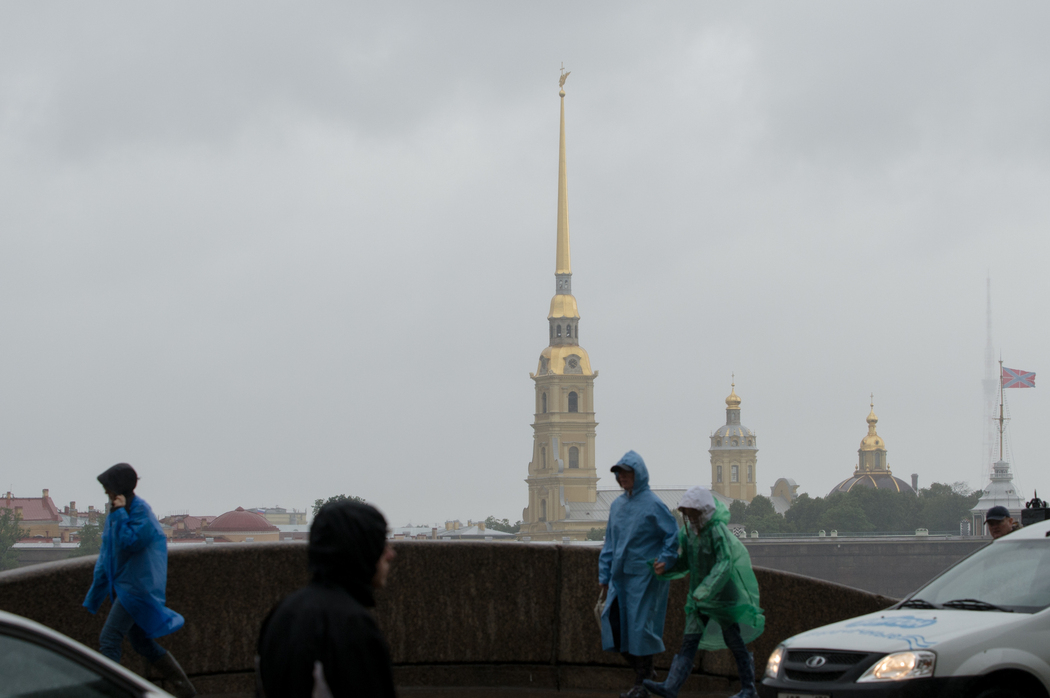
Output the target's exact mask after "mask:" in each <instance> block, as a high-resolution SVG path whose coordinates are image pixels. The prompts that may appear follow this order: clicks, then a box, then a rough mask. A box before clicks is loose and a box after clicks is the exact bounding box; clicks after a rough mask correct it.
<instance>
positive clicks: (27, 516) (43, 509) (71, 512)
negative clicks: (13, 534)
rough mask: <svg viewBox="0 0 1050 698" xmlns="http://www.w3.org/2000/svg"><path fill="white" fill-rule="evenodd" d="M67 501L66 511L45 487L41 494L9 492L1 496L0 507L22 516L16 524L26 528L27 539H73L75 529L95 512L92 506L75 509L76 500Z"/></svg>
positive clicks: (65, 541)
mask: <svg viewBox="0 0 1050 698" xmlns="http://www.w3.org/2000/svg"><path fill="white" fill-rule="evenodd" d="M69 504H70V506H68V507H66V508H65V511H60V510H59V508H58V507H57V506H55V502H54V501H53V500H52V499H51V496H50V492H49V491H48V490H46V489H45V490H43V495H42V496H40V497H16V496H14V495H13V494H11V493H10V492H8V493H7V494H5V495H4V496H3V497H2V498H0V507H2V508H4V509H10V510H11V511H13V512H14V513H15V515H16V516H18V517H20V518H21V522H20V523H19V526H21V527H22V528H23V529H26V530H27V531H29V534H28V536H27V539H29V538H43V539H47V540H48V541H50V540H51V539H54V538H58V539H59V540H60V541H62V542H64V543H68V542H69V541H70V538H71V537H72V538H74V539H75V538H76V534H77V531H78V530H79V529H80V528H81V527H83V526H84V525H85V524H87V523H88V522H89V521H92V520H93V519H94V517H95V516H97V512H95V508H94V507H88V511H86V512H78V511H77V503H76V502H70V503H69Z"/></svg>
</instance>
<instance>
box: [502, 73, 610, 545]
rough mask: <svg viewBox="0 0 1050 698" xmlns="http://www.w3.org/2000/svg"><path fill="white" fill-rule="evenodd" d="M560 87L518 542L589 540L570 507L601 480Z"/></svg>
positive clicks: (586, 498)
mask: <svg viewBox="0 0 1050 698" xmlns="http://www.w3.org/2000/svg"><path fill="white" fill-rule="evenodd" d="M568 76H569V74H568V73H563V74H562V76H561V80H560V82H559V87H561V88H563V89H561V90H560V91H559V93H558V94H559V96H560V97H561V134H560V142H559V151H558V239H557V247H556V254H555V265H554V297H553V298H551V305H550V312H549V313H548V314H547V326H548V327H547V338H548V344H547V348H546V349H544V350H543V351H542V352H541V353H540V360H539V365H538V367H537V370H536V373H530V374H529V377H530V378H532V380H533V383H534V385H535V389H536V406H535V417H534V420H533V423H532V430H533V443H532V462H530V463H529V476H528V477H527V478H526V479H525V482H526V483H528V486H529V503H528V506H526V507H525V509H524V510H523V511H522V516H521V518H522V525H521V532H520V533H519V534H518V535H519V537H524V536H529V537H530V538H531V539H532V540H561V539H562V538H563V537H565V536H568V537H570V538H572V539H574V540H584V539H586V537H587V533H588V532H589V531H590V529H591V528H592V527H594V526H595V525H596V524H595V522H593V521H583V520H580V521H574V520H573V518H572V513H571V505H572V503H573V502H590V503H593V502H594V501H595V499H596V497H597V486H598V476H597V472H596V471H595V468H594V435H595V429H596V427H597V426H598V423H597V422H596V421H594V379H595V378H596V377H597V376H598V372H597V371H592V370H591V360H590V357H588V356H587V351H586V350H585V349H584V348H583V347H581V346H580V312H579V310H578V309H577V307H576V298H575V296H573V295H572V265H571V264H570V259H569V200H568V189H567V186H566V176H565V90H564V86H565V78H567V77H568Z"/></svg>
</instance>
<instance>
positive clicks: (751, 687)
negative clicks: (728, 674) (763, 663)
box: [730, 652, 758, 698]
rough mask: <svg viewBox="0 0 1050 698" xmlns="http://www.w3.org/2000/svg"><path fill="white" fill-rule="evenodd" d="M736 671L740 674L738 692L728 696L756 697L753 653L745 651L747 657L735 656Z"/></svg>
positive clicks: (736, 697) (739, 697)
mask: <svg viewBox="0 0 1050 698" xmlns="http://www.w3.org/2000/svg"><path fill="white" fill-rule="evenodd" d="M735 659H736V671H737V673H738V674H739V675H740V693H737V694H736V695H734V696H731V697H730V698H758V690H757V689H756V688H755V655H754V654H753V653H751V652H748V653H747V658H746V659H745V658H744V657H742V656H741V657H735Z"/></svg>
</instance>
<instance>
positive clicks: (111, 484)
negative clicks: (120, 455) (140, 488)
mask: <svg viewBox="0 0 1050 698" xmlns="http://www.w3.org/2000/svg"><path fill="white" fill-rule="evenodd" d="M96 479H97V480H98V481H99V482H100V483H102V487H104V488H105V489H106V490H107V491H108V492H112V493H114V494H122V495H124V499H125V506H128V505H130V504H131V500H133V499H134V498H135V486H136V485H138V482H139V475H138V473H136V472H135V469H134V468H132V467H131V466H130V465H128V464H127V463H117V464H116V465H114V466H112V467H110V468H108V469H107V470H106V471H105V472H104V473H102V474H101V475H99V476H98V478H96Z"/></svg>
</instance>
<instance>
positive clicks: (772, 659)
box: [766, 645, 784, 679]
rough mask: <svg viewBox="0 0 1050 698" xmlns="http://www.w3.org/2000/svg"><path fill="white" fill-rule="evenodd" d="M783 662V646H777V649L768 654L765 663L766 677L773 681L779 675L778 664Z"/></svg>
mask: <svg viewBox="0 0 1050 698" xmlns="http://www.w3.org/2000/svg"><path fill="white" fill-rule="evenodd" d="M783 660H784V645H777V648H776V649H775V650H773V651H772V652H771V653H770V655H769V661H768V662H766V676H768V677H769V678H771V679H775V678H776V677H777V674H779V673H780V662H782V661H783Z"/></svg>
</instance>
